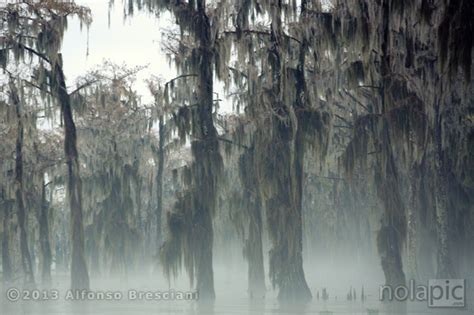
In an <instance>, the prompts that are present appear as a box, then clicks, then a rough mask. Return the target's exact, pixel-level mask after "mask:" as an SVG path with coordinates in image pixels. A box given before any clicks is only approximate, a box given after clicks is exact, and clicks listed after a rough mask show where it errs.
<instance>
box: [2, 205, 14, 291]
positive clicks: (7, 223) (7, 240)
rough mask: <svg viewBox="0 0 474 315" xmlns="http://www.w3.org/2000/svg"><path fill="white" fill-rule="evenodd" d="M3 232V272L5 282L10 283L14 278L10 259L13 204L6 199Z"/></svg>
mask: <svg viewBox="0 0 474 315" xmlns="http://www.w3.org/2000/svg"><path fill="white" fill-rule="evenodd" d="M3 202H4V203H3V209H4V212H3V231H2V268H3V270H2V272H3V281H4V282H5V283H8V282H9V281H11V280H12V278H13V271H12V262H11V257H10V244H11V231H10V227H11V216H12V211H11V208H12V206H11V202H9V201H7V200H6V198H5V199H4V201H3Z"/></svg>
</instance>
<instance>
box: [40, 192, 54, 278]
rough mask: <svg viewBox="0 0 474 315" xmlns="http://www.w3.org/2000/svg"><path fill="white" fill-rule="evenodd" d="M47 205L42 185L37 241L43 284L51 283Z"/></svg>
mask: <svg viewBox="0 0 474 315" xmlns="http://www.w3.org/2000/svg"><path fill="white" fill-rule="evenodd" d="M48 213H49V205H48V202H47V200H46V184H45V183H43V185H42V189H41V207H40V214H39V220H38V223H39V239H40V248H41V257H42V261H43V263H42V268H41V269H42V270H41V276H42V280H43V283H45V284H50V283H51V261H52V256H51V244H50V242H49V215H48Z"/></svg>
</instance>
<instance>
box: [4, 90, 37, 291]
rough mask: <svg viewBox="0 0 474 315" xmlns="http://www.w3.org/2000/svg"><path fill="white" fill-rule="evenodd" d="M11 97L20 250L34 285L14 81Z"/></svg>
mask: <svg viewBox="0 0 474 315" xmlns="http://www.w3.org/2000/svg"><path fill="white" fill-rule="evenodd" d="M10 98H11V101H12V103H13V105H14V106H15V108H16V116H17V124H18V125H17V138H16V150H15V201H16V206H17V216H18V225H19V227H20V251H21V265H22V268H23V272H24V274H25V283H26V284H28V285H33V286H34V283H35V279H34V275H33V265H32V262H31V256H30V250H29V247H28V234H27V215H26V209H25V200H24V198H25V197H24V191H23V190H24V184H23V139H24V128H23V117H22V113H21V104H20V99H19V97H18V91H17V89H16V86H15V84H14V83H13V81H10Z"/></svg>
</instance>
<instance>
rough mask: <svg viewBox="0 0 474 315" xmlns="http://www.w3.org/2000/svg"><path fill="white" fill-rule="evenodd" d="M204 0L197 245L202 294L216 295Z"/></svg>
mask: <svg viewBox="0 0 474 315" xmlns="http://www.w3.org/2000/svg"><path fill="white" fill-rule="evenodd" d="M205 10H206V4H205V1H204V0H198V1H197V12H196V17H195V19H196V35H197V38H198V41H199V47H198V50H199V56H200V58H199V64H198V67H197V70H198V86H197V89H198V91H197V93H198V109H197V111H198V112H197V120H198V121H197V124H196V125H195V126H196V127H195V128H194V130H193V137H194V139H196V140H194V141H193V142H192V144H191V150H192V152H193V156H194V158H195V162H194V165H193V167H194V176H195V178H194V183H195V185H196V187H195V188H194V200H195V209H194V214H193V221H194V223H195V225H194V236H195V238H196V242H197V243H196V247H195V249H194V253H195V261H196V266H195V267H196V278H197V279H196V280H197V283H196V289H197V290H198V291H199V298H200V299H203V300H213V299H215V291H214V271H213V266H212V247H213V239H214V233H213V227H212V218H213V215H214V212H215V205H216V195H217V187H216V185H217V177H218V173H219V169H220V167H221V164H222V160H221V157H220V154H219V144H218V140H217V131H216V128H215V127H214V122H213V117H212V109H213V96H214V95H213V91H214V88H213V83H214V81H213V80H214V78H213V70H212V67H213V52H212V41H211V25H210V21H209V17H208V16H207V15H206V12H205Z"/></svg>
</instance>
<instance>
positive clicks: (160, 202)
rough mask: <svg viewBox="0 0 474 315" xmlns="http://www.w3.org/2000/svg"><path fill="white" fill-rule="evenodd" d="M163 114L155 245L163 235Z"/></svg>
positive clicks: (160, 126) (160, 123) (157, 185)
mask: <svg viewBox="0 0 474 315" xmlns="http://www.w3.org/2000/svg"><path fill="white" fill-rule="evenodd" d="M163 120H164V118H163V115H160V121H159V128H160V131H159V139H158V141H159V143H158V172H157V174H156V245H157V248H158V250H159V249H160V247H161V243H162V239H163V235H162V229H161V224H162V223H161V218H162V213H163V172H164V167H165V149H164V147H165V124H164V122H163Z"/></svg>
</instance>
